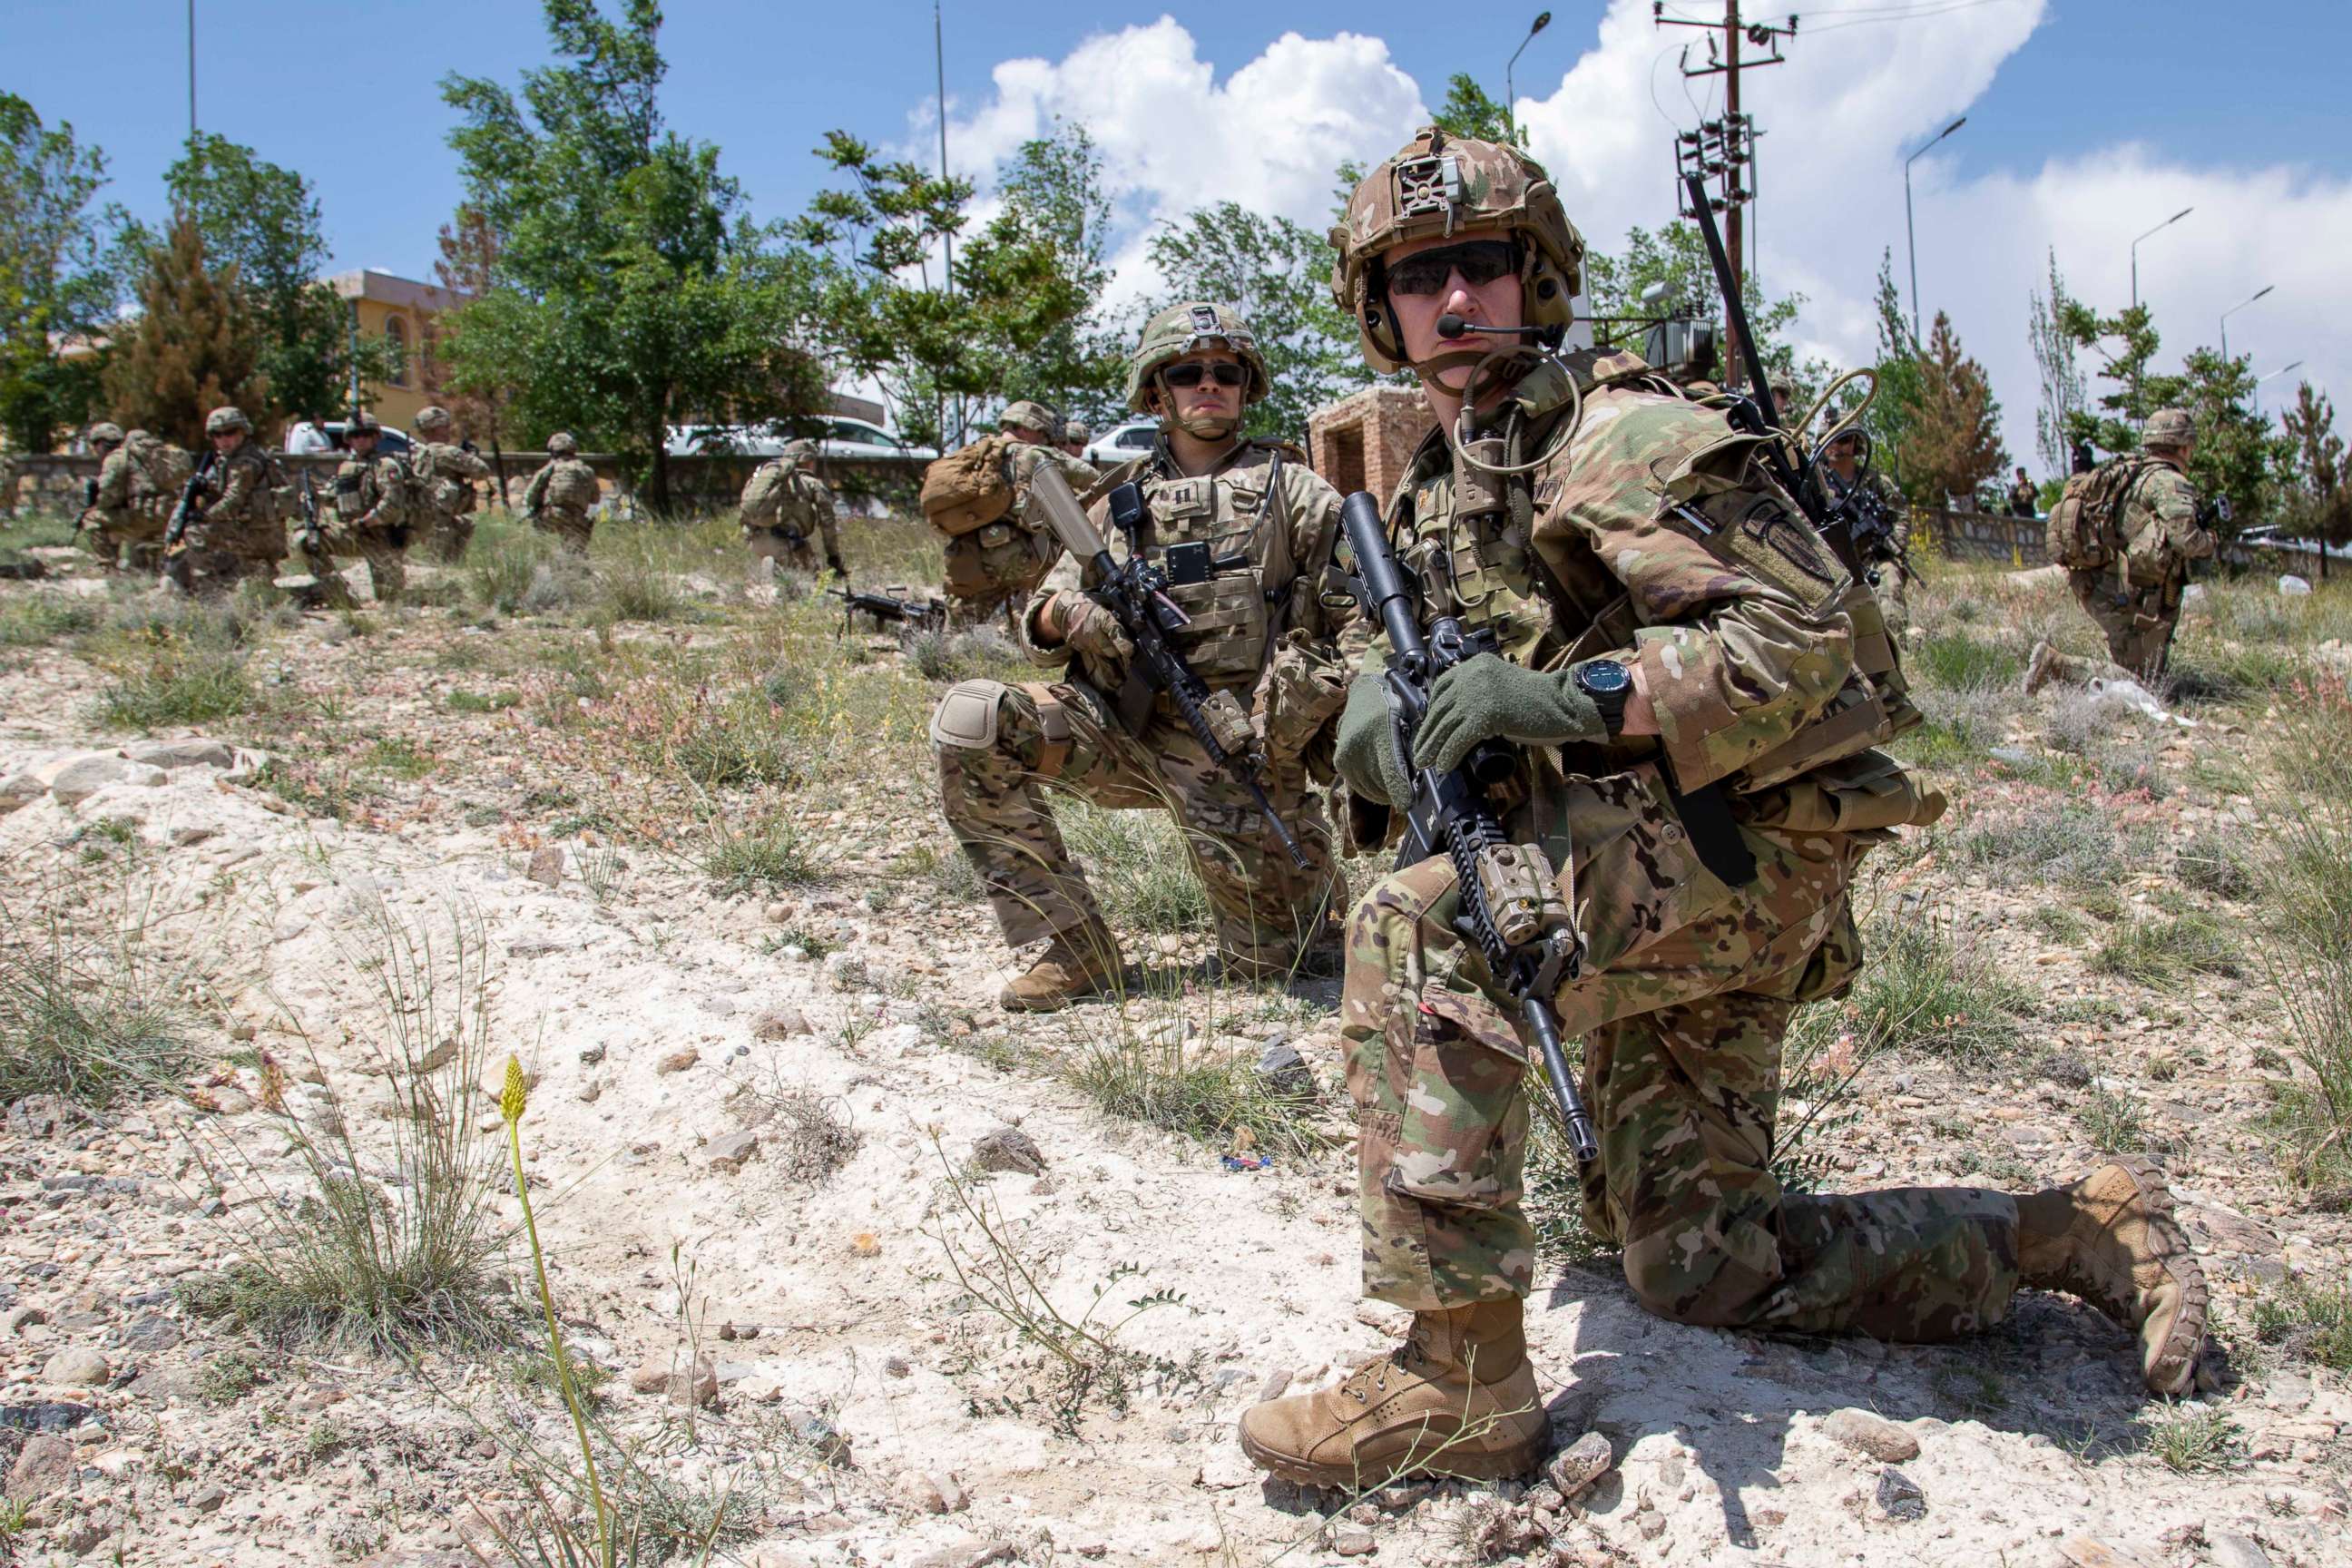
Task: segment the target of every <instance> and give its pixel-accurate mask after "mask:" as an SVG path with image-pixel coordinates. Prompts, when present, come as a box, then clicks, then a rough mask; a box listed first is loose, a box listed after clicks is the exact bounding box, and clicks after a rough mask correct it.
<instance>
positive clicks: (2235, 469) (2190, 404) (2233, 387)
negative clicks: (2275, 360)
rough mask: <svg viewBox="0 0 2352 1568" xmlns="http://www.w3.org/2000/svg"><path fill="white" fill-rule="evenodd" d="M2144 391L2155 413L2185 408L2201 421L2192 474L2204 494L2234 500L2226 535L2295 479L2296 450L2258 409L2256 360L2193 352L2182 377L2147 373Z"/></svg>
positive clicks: (2260, 514)
mask: <svg viewBox="0 0 2352 1568" xmlns="http://www.w3.org/2000/svg"><path fill="white" fill-rule="evenodd" d="M2142 393H2143V395H2144V397H2145V398H2146V400H2147V406H2148V407H2149V408H2150V409H2151V410H2153V409H2157V408H2183V409H2186V410H2188V412H2189V418H2191V419H2192V420H2194V421H2196V425H2197V447H2196V450H2194V451H2193V452H2191V453H2190V454H2189V482H2190V483H2191V484H2194V485H2195V486H2196V487H2197V489H2198V492H2199V493H2200V494H2201V495H2203V496H2206V497H2208V498H2210V497H2214V496H2226V497H2228V498H2229V500H2230V512H2231V517H2230V521H2228V522H2227V523H2218V522H2217V523H2215V524H2213V525H2212V526H2214V527H2215V529H2216V531H2217V532H2218V533H2219V534H2220V535H2221V538H2222V539H2224V540H2228V539H2231V538H2234V537H2235V536H2236V535H2237V533H2238V532H2239V531H2241V530H2243V529H2247V528H2252V526H2253V525H2254V524H2255V523H2256V522H2258V521H2262V520H2263V518H2264V517H2266V516H2268V515H2269V514H2270V512H2271V510H2272V509H2273V506H2274V505H2275V504H2276V502H2277V501H2278V500H2280V499H2281V490H2282V489H2284V488H2285V486H2286V485H2290V484H2291V483H2292V479H2291V477H2290V476H2291V474H2292V472H2293V467H2294V446H2293V443H2292V442H2291V441H2290V440H2289V439H2288V438H2287V437H2284V436H2281V435H2280V434H2279V433H2278V432H2277V431H2276V430H2274V429H2273V427H2272V426H2271V423H2270V421H2269V420H2267V419H2265V418H2264V417H2263V416H2262V413H2261V411H2260V410H2258V409H2257V408H2256V407H2255V406H2254V373H2253V361H2252V359H2251V358H2250V357H2248V356H2246V355H2242V354H2241V355H2237V356H2235V357H2233V358H2230V359H2223V358H2222V357H2221V355H2220V354H2219V353H2215V352H2214V351H2213V350H2211V349H2204V348H2200V349H2192V350H2190V351H2189V355H2188V357H2187V358H2186V359H2185V360H2183V361H2182V362H2181V368H2180V370H2179V374H2171V375H2150V376H2148V377H2147V378H2146V381H2145V384H2144V385H2143V387H2142Z"/></svg>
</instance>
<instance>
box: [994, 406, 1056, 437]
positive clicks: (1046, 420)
mask: <svg viewBox="0 0 2352 1568" xmlns="http://www.w3.org/2000/svg"><path fill="white" fill-rule="evenodd" d="M1013 425H1019V426H1024V427H1026V428H1028V429H1031V430H1035V431H1038V432H1039V433H1041V434H1043V435H1045V436H1046V437H1051V436H1052V435H1053V434H1054V432H1055V430H1057V429H1059V428H1061V425H1062V420H1061V416H1059V415H1057V414H1055V412H1054V411H1053V410H1052V409H1050V408H1048V407H1046V406H1045V405H1044V404H1042V403H1037V402H1033V401H1032V400H1030V399H1029V398H1026V397H1024V398H1023V399H1022V400H1021V401H1020V402H1018V403H1011V404H1007V405H1005V408H1004V412H1003V413H1002V414H1000V415H998V416H996V427H997V428H998V429H1000V430H1002V429H1004V428H1005V427H1007V426H1013Z"/></svg>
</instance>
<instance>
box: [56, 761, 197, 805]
mask: <svg viewBox="0 0 2352 1568" xmlns="http://www.w3.org/2000/svg"><path fill="white" fill-rule="evenodd" d="M170 777H171V775H170V774H169V773H165V772H164V771H163V769H161V768H156V767H150V766H148V765H147V764H146V763H134V762H132V761H131V759H130V758H128V757H118V756H116V755H115V754H114V753H112V752H85V753H83V754H82V755H80V756H79V757H75V758H73V759H71V760H70V761H68V762H67V763H65V764H64V765H63V766H61V767H59V768H58V770H57V771H56V772H55V773H51V774H50V775H49V794H50V795H54V796H56V797H57V802H58V805H80V804H81V803H82V802H83V801H86V800H88V799H89V797H90V796H91V795H96V794H97V793H98V792H99V791H100V790H102V789H104V788H106V787H107V786H108V785H109V784H138V785H141V786H143V787H145V788H150V789H152V788H154V787H156V786H157V785H160V784H163V783H165V782H166V781H167V780H169V779H170Z"/></svg>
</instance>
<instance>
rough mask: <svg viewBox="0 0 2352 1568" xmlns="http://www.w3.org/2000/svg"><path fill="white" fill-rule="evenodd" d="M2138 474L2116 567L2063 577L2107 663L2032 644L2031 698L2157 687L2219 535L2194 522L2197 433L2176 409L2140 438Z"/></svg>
mask: <svg viewBox="0 0 2352 1568" xmlns="http://www.w3.org/2000/svg"><path fill="white" fill-rule="evenodd" d="M2139 440H2140V451H2141V452H2142V454H2144V456H2143V457H2142V458H2137V459H2134V458H2116V459H2115V461H2116V462H2131V461H2138V462H2141V463H2142V464H2143V467H2142V468H2141V470H2140V471H2139V472H2138V473H2137V474H2136V475H2134V476H2133V477H2132V479H2131V481H2130V485H2129V488H2128V489H2126V490H2125V491H2124V495H2123V501H2122V508H2121V515H2120V516H2119V517H2118V518H2117V519H2116V537H2117V540H2118V542H2120V543H2121V545H2122V547H2123V548H2122V549H2121V550H2120V551H2119V552H2117V556H2116V563H2115V564H2114V565H2112V566H2104V567H2101V568H2099V569H2098V570H2096V571H2076V572H2069V573H2068V574H2066V583H2067V586H2069V587H2070V588H2072V589H2073V590H2074V602H2075V603H2076V604H2078V605H2082V606H2083V613H2084V615H2086V616H2090V617H2091V619H2092V620H2093V621H2094V622H2095V623H2096V624H2097V626H2098V628H2099V630H2101V631H2102V632H2105V634H2106V637H2107V655H2108V658H2107V659H2105V660H2101V659H2095V658H2074V657H2073V656H2071V655H2068V654H2063V653H2060V652H2059V651H2058V650H2057V649H2056V648H2054V647H2051V646H2050V645H2049V644H2048V643H2046V642H2045V643H2036V644H2035V645H2034V647H2033V657H2032V658H2031V659H2030V660H2028V661H2027V664H2026V667H2025V689H2026V690H2027V691H2028V692H2032V691H2036V690H2038V689H2041V688H2042V686H2043V685H2044V684H2046V683H2047V682H2049V681H2053V680H2063V681H2071V682H2073V683H2074V684H2076V685H2081V684H2084V683H2085V682H2087V681H2090V680H2093V679H2108V680H2123V679H2130V680H2137V681H2141V682H2144V683H2146V684H2147V685H2151V686H2152V685H2154V684H2155V683H2156V682H2158V681H2159V680H2161V679H2164V671H2165V668H2166V666H2167V665H2168V664H2169V663H2170V662H2171V658H2172V634H2173V631H2174V630H2175V628H2177V627H2178V626H2179V624H2180V602H2181V598H2182V596H2183V595H2184V594H2185V593H2186V591H2187V589H2188V587H2189V563H2190V562H2192V561H2204V560H2210V558H2211V557H2212V554H2213V552H2214V543H2213V536H2212V535H2211V534H2210V533H2209V532H2207V531H2206V530H2205V528H2204V525H2203V524H2202V523H2200V521H2198V515H2197V513H2198V495H2197V487H2196V486H2195V485H2193V484H2191V483H2189V475H2188V472H2187V468H2188V466H2189V455H2190V454H2191V453H2192V452H2194V451H2195V450H2196V447H2197V426H2196V425H2195V423H2194V422H2193V421H2191V420H2190V419H2189V416H2188V415H2187V414H2185V413H2183V412H2182V411H2181V410H2179V409H2178V408H2159V409H2158V410H2157V411H2156V412H2155V413H2154V414H2151V415H2149V416H2147V429H2145V430H2143V431H2142V432H2141V433H2140V438H2139Z"/></svg>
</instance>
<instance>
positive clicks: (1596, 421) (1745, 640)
mask: <svg viewBox="0 0 2352 1568" xmlns="http://www.w3.org/2000/svg"><path fill="white" fill-rule="evenodd" d="M1565 368H1566V370H1567V372H1568V373H1569V374H1571V375H1573V376H1574V377H1575V378H1576V380H1577V382H1578V384H1579V385H1580V387H1581V388H1582V389H1583V395H1582V412H1581V415H1580V417H1578V418H1577V419H1576V420H1575V422H1574V424H1573V426H1571V425H1570V420H1569V418H1568V416H1567V410H1566V407H1565V406H1564V405H1565V404H1566V403H1567V396H1566V392H1565V389H1564V388H1560V389H1557V390H1555V391H1553V392H1552V393H1549V394H1545V393H1543V392H1540V391H1538V390H1534V389H1533V388H1532V386H1529V387H1527V388H1524V389H1523V391H1522V394H1521V395H1522V397H1526V398H1528V399H1530V400H1531V403H1530V404H1529V405H1521V408H1520V413H1519V415H1518V416H1517V420H1516V421H1515V422H1516V423H1517V424H1518V426H1519V433H1518V435H1517V437H1516V438H1514V439H1512V440H1511V441H1510V445H1509V449H1508V451H1507V453H1506V454H1502V455H1504V456H1507V458H1508V459H1509V461H1510V462H1512V463H1524V462H1530V461H1532V462H1534V463H1535V464H1536V467H1535V468H1533V469H1532V470H1531V471H1529V472H1528V473H1527V474H1525V475H1523V476H1518V477H1517V478H1514V479H1509V480H1507V481H1506V482H1504V483H1503V484H1502V486H1501V489H1502V491H1503V497H1504V504H1503V506H1502V508H1501V510H1489V511H1486V512H1484V513H1483V514H1480V515H1477V516H1475V517H1467V516H1457V509H1456V504H1455V496H1456V489H1457V486H1456V481H1455V475H1454V457H1453V452H1452V448H1451V447H1450V445H1449V443H1448V441H1447V439H1446V437H1445V436H1444V433H1443V432H1433V433H1432V435H1431V436H1430V437H1429V438H1428V439H1427V440H1426V441H1424V442H1423V445H1422V447H1420V449H1419V450H1418V451H1417V452H1416V453H1415V454H1414V457H1413V459H1412V464H1411V466H1410V468H1408V470H1407V473H1406V475H1405V478H1404V479H1403V481H1402V484H1401V485H1400V487H1399V489H1398V491H1397V493H1396V495H1395V497H1394V498H1393V500H1391V504H1390V510H1389V517H1388V521H1389V534H1390V538H1391V542H1392V543H1393V544H1394V545H1395V547H1396V549H1397V553H1398V556H1399V559H1400V561H1401V562H1402V563H1404V565H1405V566H1406V568H1407V570H1408V572H1410V573H1411V574H1413V575H1415V576H1417V577H1418V579H1419V582H1420V586H1421V590H1422V594H1423V618H1424V621H1426V620H1427V619H1429V618H1433V617H1434V616H1439V615H1444V614H1452V615H1454V616H1459V617H1460V618H1461V620H1462V621H1463V623H1464V625H1465V627H1467V628H1469V629H1471V630H1477V629H1481V628H1491V629H1492V630H1493V631H1494V632H1495V634H1496V640H1497V642H1498V644H1499V646H1500V647H1501V649H1502V651H1503V653H1504V654H1505V656H1506V657H1507V658H1511V659H1513V660H1514V661H1516V662H1517V663H1521V664H1525V665H1528V666H1530V667H1532V668H1543V669H1556V668H1562V667H1564V666H1566V665H1569V664H1572V663H1577V662H1580V661H1582V660H1585V659H1589V658H1600V657H1603V656H1607V657H1610V658H1615V659H1617V660H1619V661H1621V662H1622V663H1625V664H1627V665H1630V666H1633V667H1634V668H1637V669H1638V671H1639V676H1640V679H1641V680H1642V683H1643V688H1644V689H1645V690H1646V691H1647V693H1648V695H1649V698H1650V700H1651V702H1652V704H1653V705H1654V708H1655V710H1656V712H1657V720H1658V726H1659V731H1660V733H1659V734H1658V735H1657V736H1655V737H1624V738H1621V739H1619V740H1616V741H1613V742H1598V743H1591V744H1583V743H1572V744H1570V745H1569V746H1567V747H1565V748H1563V749H1561V750H1560V751H1559V752H1557V753H1552V754H1549V755H1544V756H1542V757H1541V762H1542V763H1545V764H1548V765H1547V766H1545V767H1543V768H1541V769H1539V771H1541V772H1544V773H1546V774H1547V776H1549V777H1551V778H1553V779H1558V778H1560V777H1567V776H1573V775H1581V776H1599V775H1605V774H1609V773H1618V772H1622V771H1623V770H1625V769H1626V768H1629V767H1636V766H1639V765H1640V764H1642V763H1645V762H1656V763H1663V764H1664V768H1665V770H1666V772H1667V774H1668V776H1669V778H1670V781H1671V783H1672V784H1674V785H1675V787H1676V788H1678V789H1679V790H1681V791H1683V792H1685V793H1687V792H1694V791H1696V790H1699V789H1701V788H1703V787H1704V786H1706V785H1708V784H1717V783H1722V784H1724V785H1725V786H1726V788H1727V790H1729V791H1730V792H1731V793H1732V794H1733V795H1749V796H1750V797H1752V798H1750V799H1749V800H1748V802H1747V803H1746V805H1743V806H1742V807H1740V808H1739V810H1738V815H1739V816H1741V817H1742V818H1743V819H1744V820H1747V821H1749V822H1751V823H1764V824H1769V825H1775V826H1795V828H1796V829H1797V830H1801V831H1824V830H1830V829H1832V828H1835V829H1840V830H1856V831H1858V830H1862V829H1866V828H1872V827H1884V826H1893V825H1895V824H1896V823H1899V822H1906V821H1914V820H1918V821H1926V820H1932V819H1933V816H1934V815H1935V813H1936V811H1937V810H1938V809H1940V806H1941V800H1940V797H1936V796H1933V795H1932V792H1928V793H1925V794H1923V793H1921V792H1918V791H1917V790H1916V788H1915V787H1914V786H1911V785H1910V784H1908V782H1907V781H1906V779H1905V778H1904V775H1903V773H1902V771H1901V769H1900V768H1899V766H1898V765H1897V764H1895V763H1894V762H1893V760H1892V759H1890V758H1886V757H1885V756H1884V755H1883V754H1882V753H1878V752H1874V751H1871V750H1870V748H1871V747H1872V746H1873V745H1874V744H1875V743H1876V742H1878V741H1881V740H1884V739H1886V738H1888V736H1889V735H1891V733H1892V731H1893V728H1894V721H1893V720H1892V719H1891V718H1890V717H1889V711H1888V706H1889V701H1890V700H1891V698H1890V697H1883V696H1882V694H1881V690H1880V688H1879V687H1878V685H1876V684H1875V683H1874V679H1873V678H1872V677H1871V676H1870V675H1869V674H1867V673H1865V671H1866V670H1868V669H1869V668H1872V667H1873V666H1874V665H1878V664H1881V663H1882V662H1883V663H1884V664H1885V666H1886V667H1888V668H1892V665H1893V658H1892V655H1891V653H1889V652H1888V651H1887V650H1885V648H1883V647H1877V646H1875V645H1876V644H1879V643H1883V642H1884V640H1885V635H1884V632H1883V630H1880V629H1876V628H1877V627H1878V626H1879V625H1880V623H1878V621H1877V620H1876V618H1875V615H1874V612H1871V611H1869V610H1868V603H1867V602H1868V601H1869V597H1870V596H1869V594H1868V592H1867V590H1864V589H1858V588H1856V587H1855V585H1854V584H1853V580H1852V579H1851V577H1850V576H1849V575H1848V574H1847V573H1846V571H1845V570H1844V568H1843V566H1842V565H1840V564H1839V563H1838V561H1837V559H1836V557H1834V556H1833V555H1832V554H1831V553H1830V552H1829V550H1828V548H1827V547H1826V546H1825V545H1824V544H1823V543H1822V541H1821V538H1820V536H1819V535H1818V534H1817V533H1815V532H1814V531H1813V530H1812V528H1811V525H1810V524H1809V523H1808V522H1807V521H1806V520H1805V518H1804V516H1803V514H1802V513H1801V511H1800V510H1798V508H1797V507H1796V505H1795V503H1794V502H1793V500H1791V499H1790V497H1789V496H1788V495H1787V494H1786V493H1785V492H1784V491H1782V490H1781V489H1780V488H1779V487H1778V486H1777V485H1776V484H1774V483H1773V481H1772V480H1771V479H1770V478H1769V475H1768V474H1767V473H1766V471H1765V470H1764V469H1763V468H1761V466H1760V465H1759V462H1758V460H1757V450H1756V449H1757V447H1758V446H1759V441H1760V438H1759V437H1751V436H1746V435H1742V434H1740V433H1738V432H1737V431H1735V430H1733V429H1732V428H1731V426H1729V424H1728V423H1727V421H1726V419H1725V418H1724V416H1722V415H1721V414H1720V413H1718V412H1717V411H1715V410H1713V409H1710V408H1706V407H1704V406H1701V405H1697V404H1695V403H1692V402H1690V401H1688V400H1687V399H1685V397H1684V396H1683V395H1682V394H1681V393H1680V392H1679V391H1678V390H1677V389H1675V387H1674V386H1673V385H1672V384H1670V383H1668V382H1666V381H1665V380H1664V379H1663V378H1662V377H1659V376H1658V375H1656V374H1654V373H1652V372H1650V371H1649V370H1648V368H1647V367H1646V366H1645V365H1644V364H1643V363H1642V361H1641V360H1640V359H1639V357H1638V356H1635V355H1633V354H1631V353H1614V354H1608V355H1599V354H1596V353H1592V352H1591V351H1583V352H1580V353H1574V354H1570V355H1569V356H1567V359H1566V361H1565ZM1539 379H1540V375H1538V376H1531V377H1530V378H1529V383H1530V384H1534V383H1537V382H1538V381H1539ZM1865 613H1868V614H1869V615H1870V622H1869V624H1870V626H1872V628H1874V629H1872V630H1871V631H1870V632H1868V633H1867V634H1866V635H1865V636H1863V637H1858V636H1857V632H1856V626H1855V620H1856V618H1858V617H1860V616H1864V614H1865ZM1865 642H1868V643H1871V644H1872V645H1873V646H1872V647H1870V648H1869V649H1868V650H1864V648H1863V647H1861V646H1860V645H1861V644H1863V643H1865ZM1386 651H1387V650H1386V648H1385V647H1383V646H1380V645H1378V644H1376V645H1375V647H1373V650H1372V653H1371V657H1370V664H1369V668H1378V666H1379V664H1380V662H1381V660H1382V659H1384V658H1385V657H1386ZM1895 695H1899V689H1897V691H1896V693H1895ZM1823 770H1828V771H1829V772H1830V773H1833V774H1834V775H1835V776H1834V777H1832V778H1831V779H1829V781H1828V783H1827V784H1826V786H1825V788H1816V789H1814V790H1811V792H1808V791H1806V790H1804V789H1801V788H1794V785H1795V784H1803V782H1804V781H1805V779H1806V778H1807V776H1808V775H1812V774H1814V773H1817V772H1821V771H1823ZM1792 781H1793V784H1792ZM1783 786H1790V787H1783ZM1538 787H1540V785H1539V784H1538ZM1792 789H1793V795H1792ZM1846 796H1851V797H1852V798H1843V797H1846Z"/></svg>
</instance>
